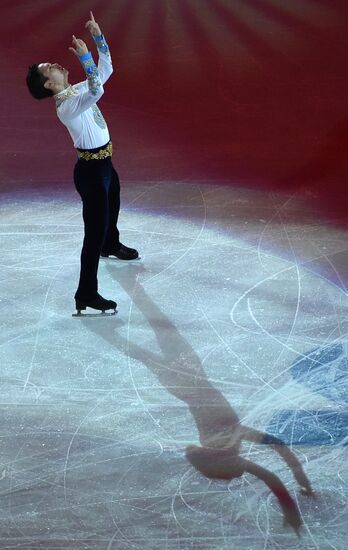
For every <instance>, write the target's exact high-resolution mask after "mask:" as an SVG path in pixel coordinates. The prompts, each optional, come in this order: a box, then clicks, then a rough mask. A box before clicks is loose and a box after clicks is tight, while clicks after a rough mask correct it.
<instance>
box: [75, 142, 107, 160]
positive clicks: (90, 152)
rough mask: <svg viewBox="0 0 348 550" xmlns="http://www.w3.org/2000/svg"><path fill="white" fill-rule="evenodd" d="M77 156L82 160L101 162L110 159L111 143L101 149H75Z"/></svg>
mask: <svg viewBox="0 0 348 550" xmlns="http://www.w3.org/2000/svg"><path fill="white" fill-rule="evenodd" d="M76 151H77V156H78V157H79V159H83V160H101V159H106V158H108V157H112V142H111V141H109V142H108V143H107V144H106V145H103V146H102V147H97V148H96V149H76Z"/></svg>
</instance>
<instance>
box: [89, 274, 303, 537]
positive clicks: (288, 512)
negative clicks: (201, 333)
mask: <svg viewBox="0 0 348 550" xmlns="http://www.w3.org/2000/svg"><path fill="white" fill-rule="evenodd" d="M108 269H109V272H110V274H111V275H113V274H114V273H115V272H114V271H113V269H112V267H108ZM142 271H144V269H143V268H142V267H141V266H139V264H138V265H131V266H127V269H117V281H118V283H119V284H121V286H123V288H124V289H125V291H126V292H127V293H128V294H129V295H130V297H131V299H132V300H133V307H134V306H135V307H136V308H137V309H138V310H140V311H141V312H142V314H143V315H144V317H145V318H146V320H147V322H148V323H149V325H150V326H151V328H152V330H153V333H154V336H155V338H156V340H157V343H158V345H159V348H160V350H161V353H160V354H157V353H155V352H151V351H149V350H147V349H143V348H142V347H141V346H139V345H137V344H135V343H133V342H129V341H127V340H126V339H125V338H123V337H122V336H120V335H119V334H118V331H117V330H116V331H115V330H114V327H113V329H112V330H111V327H112V325H110V321H108V320H105V321H101V322H94V323H93V324H92V323H89V322H88V320H84V321H83V322H84V323H85V324H86V326H88V328H90V329H91V330H94V331H96V332H98V334H100V336H102V337H103V338H106V339H107V340H108V341H110V342H111V343H112V344H116V345H117V347H119V348H121V349H124V350H125V351H126V352H127V353H128V354H129V356H131V357H132V358H134V359H136V360H137V361H140V362H141V363H143V364H144V365H145V366H146V367H148V368H149V369H150V370H151V371H152V372H153V373H154V374H155V375H156V377H157V378H158V380H159V381H160V383H161V384H162V385H163V386H164V387H165V388H166V390H167V391H169V392H170V393H171V394H172V395H174V396H175V397H177V398H178V399H180V400H181V401H184V402H185V403H186V404H187V405H188V407H189V410H190V412H191V414H192V415H193V418H194V420H195V423H196V425H197V428H198V432H199V440H200V443H201V446H196V445H191V446H189V447H187V448H186V457H187V459H188V460H189V462H190V463H191V464H192V465H193V466H194V467H195V468H196V469H197V470H199V471H200V472H201V473H202V474H203V475H205V476H207V477H209V478H214V479H226V480H231V479H233V478H236V477H240V476H242V475H243V474H244V473H250V474H253V475H255V476H256V477H258V478H259V479H261V480H262V481H264V482H265V483H266V484H267V485H268V487H269V488H270V489H271V491H272V492H273V493H274V494H275V496H276V497H277V499H278V501H279V503H280V505H281V507H282V510H283V514H284V522H285V523H288V524H290V525H291V526H292V527H293V529H294V530H295V531H296V532H297V533H299V529H300V526H301V523H302V522H301V517H300V513H299V510H298V508H297V506H296V503H295V502H294V500H293V499H292V497H291V496H290V494H289V492H288V491H287V489H286V487H285V486H284V484H283V483H282V481H281V480H280V479H279V478H278V477H277V476H276V475H275V474H273V473H272V472H270V471H269V470H267V469H265V468H263V467H261V466H258V465H257V464H254V463H253V462H251V461H250V460H247V459H246V458H243V457H242V456H240V445H241V441H242V440H243V439H244V440H248V441H253V442H256V443H263V444H267V445H269V446H270V447H271V448H272V449H273V450H275V451H276V452H277V453H279V455H280V456H281V457H282V458H283V459H284V460H285V462H286V463H287V465H288V466H289V467H290V469H291V470H292V472H293V475H294V477H295V479H296V480H297V482H298V483H299V485H300V487H301V491H302V493H303V494H305V495H312V489H311V486H310V482H309V480H308V479H307V477H306V475H305V473H304V471H303V469H302V466H301V464H300V462H299V461H298V459H297V458H296V456H295V454H294V453H293V452H292V451H290V449H288V447H287V446H286V445H285V444H283V443H282V442H281V441H280V440H278V439H276V438H274V437H272V436H270V435H268V434H264V433H261V432H258V431H256V430H254V429H252V428H248V427H246V426H243V425H242V424H240V422H239V419H238V416H237V415H236V413H235V412H234V410H233V409H232V407H231V405H230V404H229V403H228V401H227V400H226V399H225V398H224V397H223V395H222V394H221V393H220V392H219V391H218V390H217V389H216V388H215V387H214V386H213V385H212V384H211V383H210V382H209V380H208V379H207V377H206V374H205V372H204V369H203V367H202V364H201V362H200V359H199V357H198V356H197V354H196V353H195V351H194V349H193V348H192V347H191V346H190V345H189V344H188V342H187V341H186V340H185V338H183V336H182V335H181V334H180V333H179V331H178V329H177V327H176V326H175V325H174V324H173V323H172V322H171V321H170V320H169V319H168V318H167V317H166V316H165V315H164V314H163V312H162V311H161V310H160V309H159V308H158V307H157V305H156V304H155V303H154V302H153V301H152V300H151V299H150V298H149V296H148V294H147V293H146V292H145V290H144V288H143V286H142V285H141V284H140V282H139V275H140V273H141V272H142ZM115 278H116V277H115ZM109 327H110V328H109Z"/></svg>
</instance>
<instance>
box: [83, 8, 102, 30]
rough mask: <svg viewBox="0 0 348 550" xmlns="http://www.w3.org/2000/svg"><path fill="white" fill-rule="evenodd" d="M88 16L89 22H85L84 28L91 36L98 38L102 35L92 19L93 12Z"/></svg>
mask: <svg viewBox="0 0 348 550" xmlns="http://www.w3.org/2000/svg"><path fill="white" fill-rule="evenodd" d="M89 14H90V19H89V21H87V23H86V25H85V27H86V29H88V30H89V32H90V33H91V35H92V36H100V35H101V34H102V32H101V30H100V27H99V25H98V23H97V22H96V20H95V19H94V15H93V12H92V11H90V12H89Z"/></svg>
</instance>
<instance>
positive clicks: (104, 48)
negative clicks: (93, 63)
mask: <svg viewBox="0 0 348 550" xmlns="http://www.w3.org/2000/svg"><path fill="white" fill-rule="evenodd" d="M93 39H94V42H95V43H96V45H97V47H98V50H99V51H100V52H102V53H103V54H105V55H107V54H110V52H109V46H108V45H107V43H106V40H105V36H104V35H103V34H100V35H98V36H97V35H94V36H93Z"/></svg>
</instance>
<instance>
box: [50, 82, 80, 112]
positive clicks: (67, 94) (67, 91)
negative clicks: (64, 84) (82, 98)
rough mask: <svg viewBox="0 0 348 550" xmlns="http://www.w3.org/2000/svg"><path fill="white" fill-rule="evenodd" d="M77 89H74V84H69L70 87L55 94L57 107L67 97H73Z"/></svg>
mask: <svg viewBox="0 0 348 550" xmlns="http://www.w3.org/2000/svg"><path fill="white" fill-rule="evenodd" d="M77 93H78V92H77V90H75V89H74V87H73V86H69V87H68V88H65V90H63V91H62V92H60V93H59V94H56V95H55V96H54V99H55V101H56V107H57V108H58V107H59V106H60V105H61V104H62V103H63V102H64V101H65V100H66V99H69V97H72V96H74V95H77Z"/></svg>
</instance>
